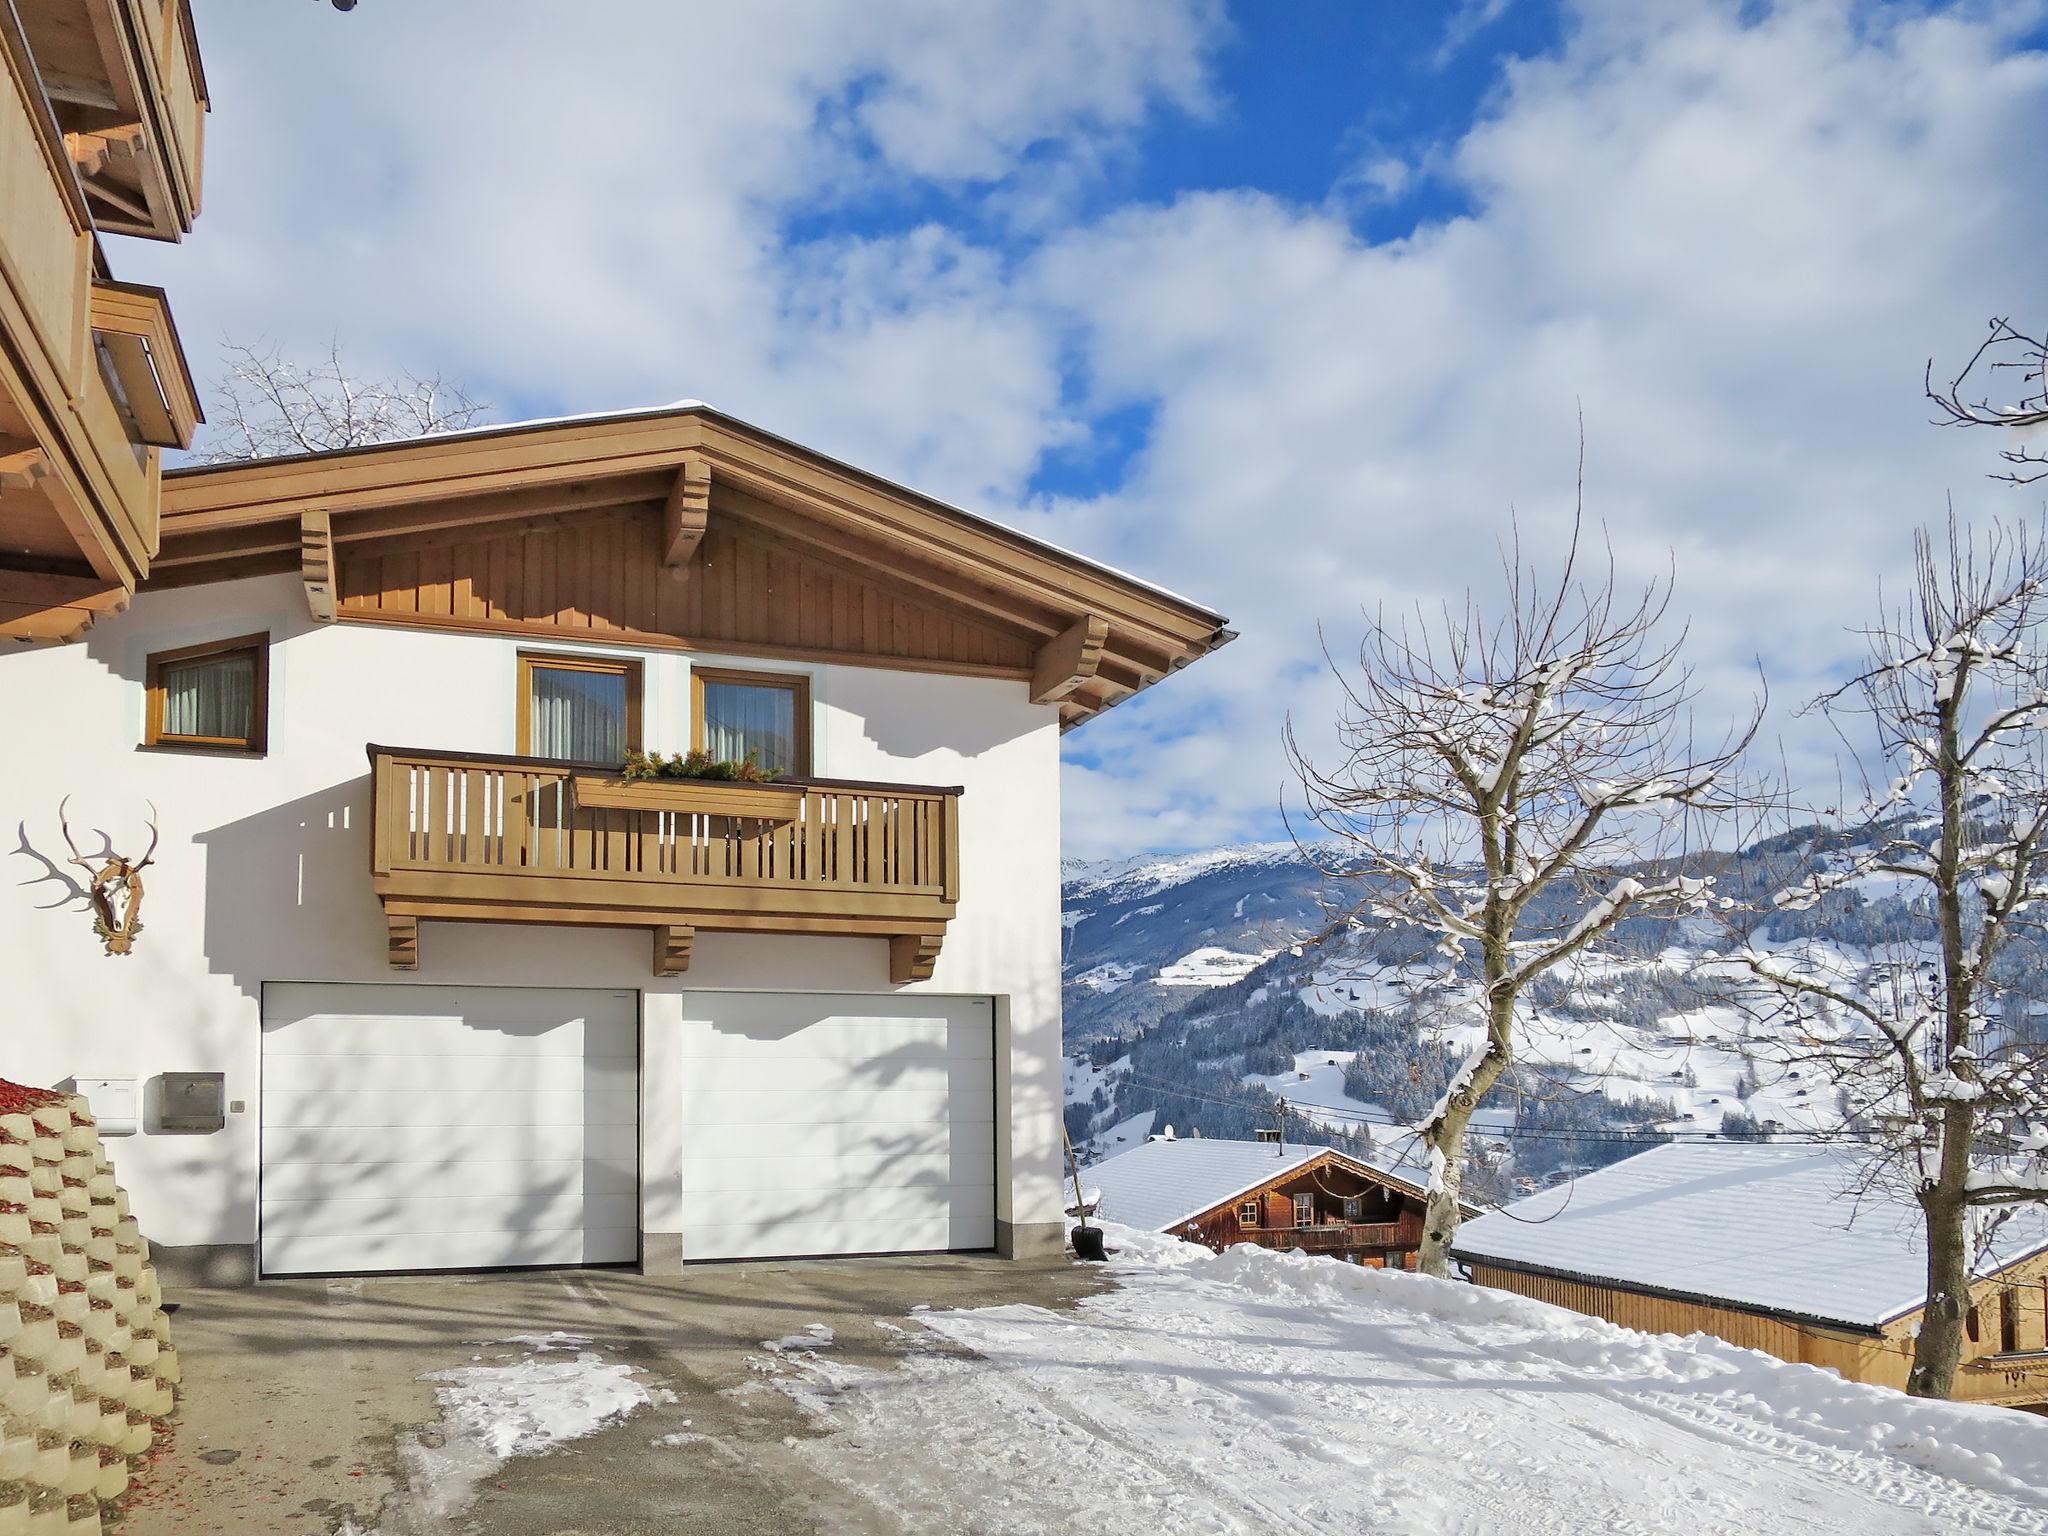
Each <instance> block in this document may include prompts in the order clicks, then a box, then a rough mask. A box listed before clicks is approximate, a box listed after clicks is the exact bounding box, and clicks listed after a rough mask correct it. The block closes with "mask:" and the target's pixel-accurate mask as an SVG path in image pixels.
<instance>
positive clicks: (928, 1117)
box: [678, 992, 995, 1260]
mask: <svg viewBox="0 0 2048 1536" xmlns="http://www.w3.org/2000/svg"><path fill="white" fill-rule="evenodd" d="M683 1014H684V1022H683V1038H682V1060H681V1063H680V1066H681V1077H682V1081H681V1083H680V1084H679V1085H678V1086H679V1092H680V1094H681V1116H682V1119H681V1129H682V1194H683V1221H682V1228H683V1257H684V1258H685V1259H686V1260H688V1259H737V1258H769V1257H777V1258H781V1257H798V1256H802V1255H810V1254H835V1253H837V1254H846V1253H908V1252H919V1251H929V1250H940V1249H972V1248H989V1247H993V1246H994V1244H995V1022H994V1008H993V1005H992V1004H991V1002H990V1000H989V999H988V998H985V997H977V998H963V997H933V998H922V997H906V996H901V995H883V996H862V995H843V996H841V995H831V996H827V995H820V994H814V993H786V992H785V993H760V992H693V993H690V994H688V995H687V996H686V997H685V999H684V1004H683Z"/></svg>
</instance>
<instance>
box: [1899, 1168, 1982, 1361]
mask: <svg viewBox="0 0 2048 1536" xmlns="http://www.w3.org/2000/svg"><path fill="white" fill-rule="evenodd" d="M1920 1207H1921V1210H1922V1211H1924V1212H1925V1214H1926V1220H1927V1310H1926V1311H1925V1312H1923V1313H1921V1315H1920V1335H1919V1337H1918V1338H1917V1339H1915V1340H1914V1341H1913V1370H1912V1374H1911V1375H1909V1376H1908V1377H1907V1378H1906V1390H1907V1392H1909V1393H1911V1394H1912V1395H1913V1396H1914V1397H1943V1398H1945V1397H1952V1396H1953V1395H1954V1394H1955V1389H1956V1369H1957V1367H1959V1366H1960V1365H1961V1364H1962V1360H1963V1319H1964V1318H1965V1317H1966V1316H1967V1315H1968V1314H1969V1310H1970V1257H1969V1214H1970V1208H1969V1206H1968V1205H1966V1204H1965V1203H1964V1202H1963V1201H1962V1200H1961V1199H1959V1198H1957V1197H1956V1196H1955V1195H1953V1194H1952V1193H1950V1192H1949V1191H1947V1190H1944V1189H1939V1188H1935V1189H1927V1190H1923V1191H1921V1194H1920Z"/></svg>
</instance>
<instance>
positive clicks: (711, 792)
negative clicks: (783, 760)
mask: <svg viewBox="0 0 2048 1536" xmlns="http://www.w3.org/2000/svg"><path fill="white" fill-rule="evenodd" d="M575 782H576V803H577V804H578V805H584V806H593V807H597V808H600V809H606V810H627V811H673V812H676V813H678V814H680V815H695V816H737V817H743V818H745V819H747V820H749V821H773V822H781V821H794V820H796V817H797V812H798V811H799V810H800V809H801V808H802V806H803V801H804V792H803V790H802V789H801V788H799V787H798V786H796V785H794V784H748V783H743V782H735V781H732V780H719V779H665V778H664V779H635V778H627V777H626V776H625V775H623V774H598V773H579V774H577V775H576V779H575Z"/></svg>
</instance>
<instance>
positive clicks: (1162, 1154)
mask: <svg viewBox="0 0 2048 1536" xmlns="http://www.w3.org/2000/svg"><path fill="white" fill-rule="evenodd" d="M1087 1176H1088V1179H1089V1181H1090V1182H1091V1183H1093V1184H1094V1185H1095V1186H1096V1187H1097V1188H1098V1189H1099V1190H1100V1191H1101V1197H1100V1199H1099V1201H1098V1202H1097V1203H1096V1214H1097V1215H1098V1216H1100V1217H1102V1218H1103V1219H1105V1220H1108V1221H1115V1222H1120V1223H1122V1224H1123V1225H1125V1226H1129V1227H1138V1228H1141V1229H1142V1230H1145V1231H1149V1232H1164V1233H1167V1234H1169V1235H1171V1236H1174V1237H1179V1238H1183V1239H1185V1240H1186V1241H1188V1242H1193V1243H1200V1244H1202V1245H1203V1246H1204V1247H1206V1248H1213V1249H1215V1250H1216V1251H1217V1252H1219V1253H1220V1252H1222V1251H1223V1250H1224V1249H1226V1248H1228V1247H1230V1246H1232V1245H1233V1244H1235V1243H1256V1244H1258V1245H1259V1246H1260V1247H1262V1248H1275V1249H1279V1250H1281V1251H1282V1252H1290V1251H1292V1250H1294V1249H1301V1250H1302V1251H1304V1252H1307V1253H1315V1254H1326V1255H1329V1256H1330V1257H1332V1258H1338V1259H1342V1260H1344V1261H1345V1262H1346V1263H1350V1264H1364V1265H1369V1266H1372V1267H1374V1268H1387V1269H1413V1268H1414V1267H1415V1255H1416V1251H1417V1250H1418V1249H1419V1248H1420V1247H1421V1246H1422V1213H1423V1197H1424V1193H1425V1191H1424V1189H1423V1187H1422V1186H1421V1185H1420V1184H1418V1183H1416V1182H1415V1181H1414V1180H1412V1179H1410V1178H1407V1177H1404V1176H1403V1175H1401V1174H1398V1173H1395V1172H1394V1171H1392V1170H1391V1169H1387V1168H1382V1167H1378V1166H1375V1165H1374V1164H1372V1163H1370V1162H1366V1161H1364V1160H1362V1159H1359V1158H1356V1157H1352V1156H1350V1155H1348V1154H1346V1153H1343V1152H1338V1151H1335V1150H1333V1149H1331V1148H1329V1147H1301V1146H1283V1145H1281V1144H1280V1143H1279V1142H1277V1141H1223V1140H1211V1139H1208V1138H1203V1137H1183V1138H1176V1137H1174V1136H1173V1135H1172V1133H1171V1129H1170V1128H1169V1130H1168V1132H1167V1133H1166V1134H1164V1135H1160V1136H1155V1137H1153V1138H1152V1139H1151V1140H1150V1141H1147V1142H1145V1143H1144V1144H1142V1145H1140V1146H1136V1147H1133V1148H1132V1149H1131V1150H1130V1151H1128V1152H1124V1153H1120V1154H1118V1155H1117V1156H1115V1157H1112V1158H1109V1159H1107V1160H1106V1161H1104V1162H1101V1163H1097V1164H1096V1165H1095V1166H1094V1167H1092V1168H1090V1169H1089V1170H1088V1174H1087Z"/></svg>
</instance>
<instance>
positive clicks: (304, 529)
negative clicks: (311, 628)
mask: <svg viewBox="0 0 2048 1536" xmlns="http://www.w3.org/2000/svg"><path fill="white" fill-rule="evenodd" d="M299 579H300V580H301V581H303V582H304V583H305V584H306V607H307V609H308V610H309V611H310V612H311V613H312V615H313V622H314V623H316V624H332V623H333V622H334V616H335V611H336V603H335V590H334V589H335V571H334V523H333V520H332V519H331V518H330V516H329V515H328V513H327V511H326V510H325V509H324V508H314V509H312V510H310V511H306V512H302V513H300V514H299Z"/></svg>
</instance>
